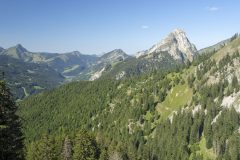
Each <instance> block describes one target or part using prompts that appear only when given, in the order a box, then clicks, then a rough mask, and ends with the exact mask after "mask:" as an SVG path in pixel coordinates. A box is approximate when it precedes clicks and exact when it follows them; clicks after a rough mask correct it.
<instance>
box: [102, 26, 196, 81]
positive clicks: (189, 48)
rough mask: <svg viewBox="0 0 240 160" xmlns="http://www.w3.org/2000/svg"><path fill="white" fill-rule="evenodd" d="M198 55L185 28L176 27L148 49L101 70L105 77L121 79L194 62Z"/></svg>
mask: <svg viewBox="0 0 240 160" xmlns="http://www.w3.org/2000/svg"><path fill="white" fill-rule="evenodd" d="M197 55H198V52H197V49H196V47H195V46H194V45H193V44H192V43H190V41H189V40H188V38H187V36H186V33H185V32H184V31H183V30H180V29H176V30H174V31H173V32H172V33H170V34H169V35H168V36H167V37H166V38H165V39H163V40H162V41H161V42H160V43H157V44H155V45H154V46H152V47H151V48H150V49H148V50H146V51H140V52H138V53H137V54H136V57H132V58H129V59H127V60H125V61H123V62H122V63H119V64H118V65H116V66H114V67H110V68H108V70H107V71H106V69H104V72H103V70H100V71H99V73H98V74H101V75H103V78H106V77H111V78H115V79H121V78H124V77H130V76H134V75H140V74H143V73H148V72H152V71H154V70H162V71H164V70H169V69H172V68H175V67H177V66H178V65H179V64H184V63H186V64H187V63H188V62H192V61H193V59H194V58H195V57H196V56H197Z"/></svg>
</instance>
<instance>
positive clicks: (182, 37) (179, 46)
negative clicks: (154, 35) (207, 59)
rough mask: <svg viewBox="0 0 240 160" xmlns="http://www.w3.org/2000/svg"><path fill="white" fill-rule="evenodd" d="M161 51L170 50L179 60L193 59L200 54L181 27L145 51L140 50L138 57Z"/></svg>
mask: <svg viewBox="0 0 240 160" xmlns="http://www.w3.org/2000/svg"><path fill="white" fill-rule="evenodd" d="M160 52H168V53H169V54H170V55H171V56H172V57H173V58H174V59H175V60H176V61H178V62H186V61H187V60H189V61H193V59H194V57H195V56H196V55H197V54H198V52H197V49H196V47H195V45H194V44H192V43H191V42H190V41H189V40H188V38H187V36H186V33H185V32H184V31H183V30H181V29H175V30H174V31H173V32H171V33H170V34H169V35H168V36H167V37H166V38H165V39H163V40H162V41H161V42H159V43H157V44H155V45H153V46H152V47H151V48H150V49H148V50H146V51H145V52H139V54H137V55H136V57H141V56H142V55H150V54H153V53H160Z"/></svg>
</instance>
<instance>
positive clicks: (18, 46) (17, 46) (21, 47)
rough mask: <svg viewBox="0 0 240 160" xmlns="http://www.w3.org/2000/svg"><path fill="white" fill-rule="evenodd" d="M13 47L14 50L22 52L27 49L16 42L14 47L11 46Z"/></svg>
mask: <svg viewBox="0 0 240 160" xmlns="http://www.w3.org/2000/svg"><path fill="white" fill-rule="evenodd" d="M13 48H14V49H16V51H17V52H18V53H23V52H28V50H27V49H26V48H24V47H23V46H22V45H21V44H17V45H16V46H15V47H13Z"/></svg>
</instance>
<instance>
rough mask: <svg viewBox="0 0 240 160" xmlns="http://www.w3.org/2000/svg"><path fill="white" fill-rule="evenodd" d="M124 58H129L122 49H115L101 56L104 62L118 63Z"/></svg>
mask: <svg viewBox="0 0 240 160" xmlns="http://www.w3.org/2000/svg"><path fill="white" fill-rule="evenodd" d="M126 58H129V56H128V55H127V54H126V53H125V52H124V51H123V50H122V49H115V50H112V51H110V52H108V53H106V54H104V55H102V56H101V59H102V60H104V61H119V60H125V59H126Z"/></svg>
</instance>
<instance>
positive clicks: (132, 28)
mask: <svg viewBox="0 0 240 160" xmlns="http://www.w3.org/2000/svg"><path fill="white" fill-rule="evenodd" d="M0 7H1V14H0V46H2V47H4V48H7V47H10V46H13V45H15V44H17V43H21V44H22V45H23V46H24V47H26V48H27V49H28V50H30V51H48V52H67V51H73V50H79V51H80V52H82V53H85V54H100V53H103V52H108V51H110V50H113V49H115V48H121V49H123V50H124V51H126V52H127V53H129V54H134V53H135V52H137V51H139V50H144V49H148V48H149V47H151V46H152V45H153V44H154V43H156V42H159V41H160V40H161V39H162V38H164V37H165V36H166V35H167V34H168V33H169V32H171V31H172V30H173V29H175V28H183V29H184V30H185V31H186V32H187V35H188V37H189V39H190V40H191V42H192V43H194V44H195V45H196V46H197V48H198V49H200V48H202V47H206V46H208V45H212V44H214V43H216V42H218V41H220V40H223V39H225V38H228V37H230V36H231V35H233V34H234V33H236V32H240V23H239V20H240V11H239V8H240V1H239V0H0Z"/></svg>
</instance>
